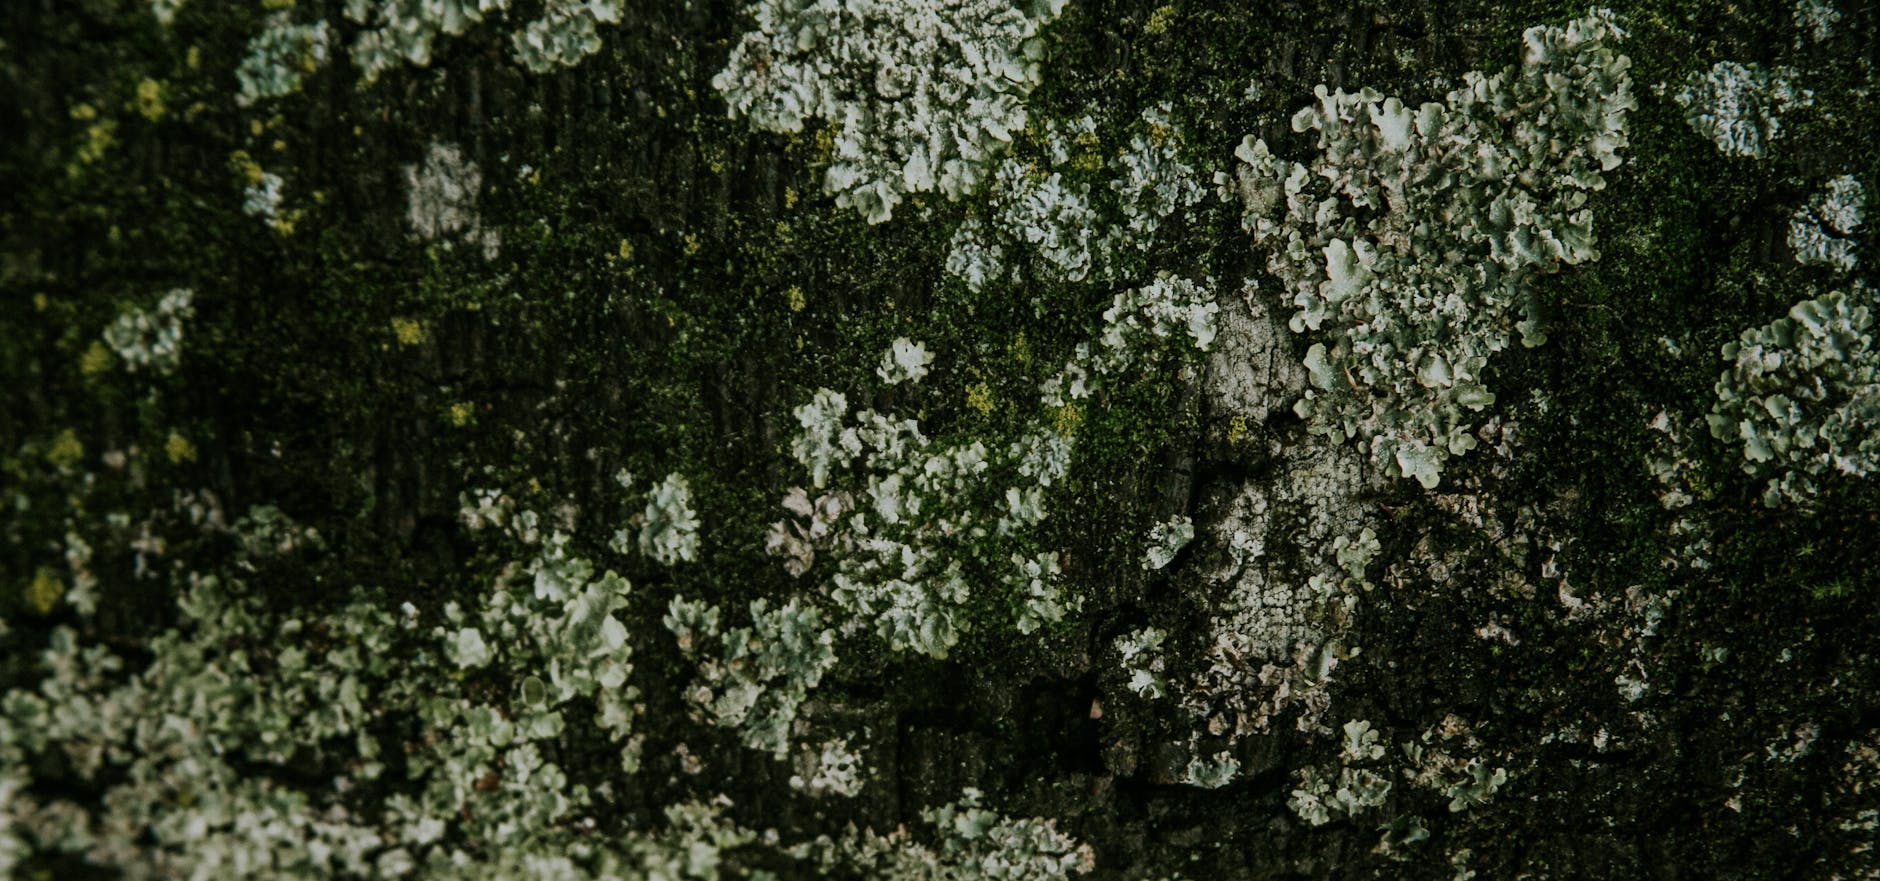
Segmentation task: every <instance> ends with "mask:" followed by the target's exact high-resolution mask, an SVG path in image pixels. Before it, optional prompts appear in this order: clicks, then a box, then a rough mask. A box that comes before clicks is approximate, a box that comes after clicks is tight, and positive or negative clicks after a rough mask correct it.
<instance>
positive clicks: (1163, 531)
mask: <svg viewBox="0 0 1880 881" xmlns="http://www.w3.org/2000/svg"><path fill="white" fill-rule="evenodd" d="M1194 538H1195V521H1194V519H1193V518H1191V517H1189V516H1188V515H1186V514H1177V515H1175V516H1173V517H1170V518H1169V519H1167V520H1165V521H1163V522H1161V523H1157V524H1156V525H1154V526H1152V527H1150V528H1149V548H1148V550H1146V551H1144V552H1143V555H1142V568H1144V569H1147V570H1156V569H1161V568H1164V567H1166V566H1167V565H1168V564H1169V563H1171V562H1173V561H1174V560H1175V555H1176V554H1179V553H1181V551H1182V548H1185V547H1187V546H1188V543H1189V542H1191V541H1193V540H1194Z"/></svg>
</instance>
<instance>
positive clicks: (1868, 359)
mask: <svg viewBox="0 0 1880 881" xmlns="http://www.w3.org/2000/svg"><path fill="white" fill-rule="evenodd" d="M1873 305H1874V303H1873V292H1872V289H1871V288H1869V287H1867V286H1866V285H1864V284H1860V283H1856V284H1855V285H1854V286H1853V288H1852V289H1851V290H1847V291H1833V292H1830V293H1827V294H1824V295H1822V296H1819V297H1816V298H1814V299H1810V300H1803V301H1802V302H1800V303H1797V304H1795V306H1794V307H1793V308H1791V309H1790V310H1789V314H1788V316H1787V317H1784V318H1778V319H1776V320H1775V321H1772V322H1770V323H1769V324H1766V325H1764V326H1762V327H1756V328H1751V329H1749V330H1746V331H1744V332H1743V334H1742V336H1741V337H1739V338H1738V339H1737V340H1736V341H1734V342H1731V343H1728V344H1726V345H1724V347H1723V357H1724V360H1726V361H1728V362H1729V365H1730V366H1729V367H1728V369H1726V370H1725V371H1724V373H1723V375H1722V376H1721V377H1719V378H1718V380H1717V402H1716V404H1715V405H1714V406H1713V407H1712V408H1711V412H1710V416H1709V423H1710V430H1711V433H1712V434H1713V435H1715V436H1716V438H1717V439H1718V440H1721V441H1724V442H1726V443H1736V442H1739V441H1740V442H1741V443H1742V445H1743V447H1742V450H1743V471H1744V472H1745V473H1747V474H1750V475H1752V476H1767V477H1769V483H1768V485H1767V488H1766V489H1765V490H1764V492H1763V502H1764V503H1765V504H1767V505H1769V506H1770V507H1776V506H1778V505H1781V504H1783V503H1785V502H1788V503H1797V504H1802V505H1807V504H1808V503H1809V502H1811V501H1812V500H1813V499H1814V497H1815V496H1816V495H1817V494H1818V493H1819V492H1820V490H1821V488H1822V482H1823V481H1824V480H1826V479H1829V478H1831V477H1833V476H1836V475H1840V476H1843V477H1863V476H1866V475H1867V474H1869V473H1872V472H1873V471H1874V470H1875V469H1876V468H1880V347H1877V346H1875V344H1874V333H1875V330H1874V320H1873Z"/></svg>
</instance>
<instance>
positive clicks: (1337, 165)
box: [1217, 11, 1634, 487]
mask: <svg viewBox="0 0 1880 881" xmlns="http://www.w3.org/2000/svg"><path fill="white" fill-rule="evenodd" d="M1622 36H1623V33H1622V32H1621V31H1620V30H1619V28H1618V26H1617V24H1616V23H1615V22H1614V20H1613V17H1612V15H1611V14H1610V13H1607V12H1604V11H1596V12H1594V13H1592V14H1590V15H1588V16H1587V17H1585V18H1582V19H1579V20H1577V21H1575V22H1572V23H1571V24H1568V25H1567V26H1566V27H1534V28H1530V29H1528V31H1527V33H1526V35H1525V37H1524V42H1525V45H1526V55H1525V57H1524V58H1523V60H1522V63H1521V65H1520V67H1519V68H1511V69H1509V70H1507V71H1504V72H1502V73H1498V74H1495V75H1493V76H1490V75H1487V74H1483V73H1479V72H1471V73H1469V74H1467V75H1465V76H1464V78H1463V79H1464V83H1463V86H1462V87H1461V88H1459V89H1456V90H1454V91H1452V92H1450V93H1449V94H1448V96H1447V97H1446V98H1445V101H1444V103H1441V104H1438V103H1435V102H1430V103H1425V104H1423V105H1422V106H1420V107H1416V108H1411V107H1408V106H1405V105H1404V104H1403V103H1402V102H1401V101H1399V100H1397V99H1396V98H1385V97H1384V96H1383V95H1382V94H1380V93H1378V92H1376V91H1373V90H1371V89H1364V90H1362V91H1360V92H1358V93H1356V94H1352V93H1348V92H1345V91H1344V90H1342V89H1341V90H1338V91H1335V92H1334V91H1329V90H1327V89H1326V88H1325V87H1324V86H1320V87H1319V88H1318V90H1317V95H1318V102H1317V103H1316V104H1314V105H1312V106H1309V107H1306V108H1303V109H1301V110H1300V111H1299V112H1298V113H1296V114H1294V116H1293V119H1292V127H1293V130H1294V131H1298V132H1317V133H1318V149H1319V151H1320V155H1319V157H1318V158H1317V159H1316V160H1314V161H1313V163H1312V164H1311V165H1306V164H1302V163H1297V162H1289V161H1286V160H1283V159H1281V158H1279V157H1276V156H1274V155H1273V154H1272V152H1271V151H1270V150H1269V149H1268V148H1267V145H1266V142H1265V141H1261V140H1256V139H1254V138H1251V137H1249V138H1248V139H1247V140H1246V141H1244V142H1243V143H1242V144H1241V146H1240V148H1239V149H1238V150H1237V151H1236V153H1235V155H1236V156H1237V157H1238V158H1239V159H1240V161H1241V163H1242V164H1241V167H1240V168H1239V169H1238V171H1237V172H1236V174H1235V176H1234V177H1232V178H1229V177H1227V176H1225V175H1223V176H1220V177H1218V178H1217V180H1219V182H1220V183H1222V184H1223V185H1224V188H1225V189H1226V190H1228V191H1229V192H1230V193H1232V194H1235V195H1238V196H1239V197H1240V198H1241V199H1242V200H1244V201H1245V203H1246V206H1247V210H1246V214H1245V217H1244V219H1243V224H1244V225H1245V227H1246V229H1247V231H1248V232H1250V233H1252V234H1253V240H1254V243H1255V244H1256V245H1257V246H1260V247H1262V248H1264V249H1265V250H1266V251H1267V268H1268V269H1269V270H1270V271H1271V272H1272V273H1273V274H1274V275H1275V276H1277V277H1278V278H1279V279H1280V281H1282V282H1283V283H1284V284H1285V292H1286V294H1287V295H1288V297H1289V299H1290V300H1291V301H1292V303H1293V304H1294V305H1295V306H1297V307H1298V310H1299V311H1298V312H1296V313H1295V314H1294V315H1293V318H1292V329H1293V331H1294V332H1295V333H1304V334H1307V335H1308V337H1309V338H1310V339H1312V340H1313V342H1312V346H1311V348H1310V349H1309V350H1308V352H1307V353H1306V358H1305V366H1306V370H1307V372H1308V373H1309V374H1310V376H1311V388H1309V389H1308V390H1307V391H1306V393H1305V396H1304V398H1303V399H1302V400H1300V401H1299V403H1298V406H1297V408H1296V409H1297V411H1298V413H1299V415H1300V416H1302V417H1304V418H1305V419H1306V421H1307V424H1308V426H1309V427H1310V428H1311V429H1312V431H1313V432H1315V433H1318V434H1323V435H1325V436H1327V437H1330V438H1332V440H1333V441H1334V442H1335V443H1342V442H1344V441H1345V440H1346V439H1347V438H1355V439H1357V440H1358V441H1360V442H1361V443H1364V444H1366V445H1367V446H1368V447H1369V449H1370V453H1371V457H1372V460H1373V461H1375V462H1377V463H1379V464H1380V465H1385V464H1388V465H1391V466H1394V467H1395V468H1396V469H1398V470H1399V471H1400V473H1402V474H1403V475H1404V476H1406V477H1415V478H1416V479H1417V480H1418V482H1420V483H1422V484H1423V485H1424V486H1426V487H1433V486H1435V485H1436V483H1437V481H1438V479H1439V477H1440V475H1441V473H1442V468H1443V463H1444V461H1445V460H1447V459H1448V458H1449V457H1451V456H1454V455H1460V454H1462V453H1465V452H1467V451H1468V450H1469V449H1470V448H1472V447H1473V446H1474V445H1475V441H1474V439H1473V438H1472V436H1471V435H1470V433H1469V428H1470V426H1469V420H1470V419H1471V418H1472V416H1471V414H1473V413H1476V412H1480V411H1481V410H1483V409H1484V408H1486V407H1487V406H1488V405H1489V404H1491V403H1493V402H1494V400H1495V396H1494V395H1493V394H1492V393H1491V392H1490V391H1489V390H1488V389H1487V387H1486V386H1485V385H1484V384H1483V379H1484V372H1485V370H1486V368H1487V366H1488V362H1489V359H1490V358H1491V357H1493V356H1494V355H1495V353H1497V352H1499V351H1501V350H1502V349H1504V348H1506V347H1507V346H1508V345H1509V343H1510V341H1511V340H1512V338H1513V336H1514V332H1515V330H1516V329H1517V321H1516V316H1517V314H1518V313H1521V312H1525V313H1526V317H1525V320H1523V321H1520V322H1519V324H1518V326H1519V330H1520V332H1521V336H1522V341H1523V343H1524V344H1527V345H1535V344H1538V343H1539V342H1540V341H1541V340H1542V339H1543V338H1544V335H1543V334H1542V332H1541V326H1540V325H1541V322H1540V316H1539V314H1538V309H1537V308H1536V305H1535V304H1534V303H1533V302H1532V294H1531V292H1530V290H1529V287H1528V283H1529V280H1530V279H1531V278H1532V277H1533V276H1535V275H1538V274H1542V273H1548V272H1553V271H1556V270H1557V269H1558V268H1559V267H1560V266H1562V265H1574V264H1580V263H1586V262H1589V261H1592V260H1596V259H1598V256H1599V253H1598V251H1596V250H1594V247H1593V244H1594V238H1593V214H1592V211H1591V210H1590V209H1589V208H1587V207H1586V198H1587V196H1586V194H1587V193H1588V192H1590V191H1596V190H1599V189H1602V188H1604V187H1605V185H1606V180H1605V177H1604V173H1605V172H1609V171H1611V170H1613V169H1615V168H1617V167H1618V166H1619V165H1620V163H1621V162H1622V160H1621V158H1620V156H1619V150H1620V149H1621V148H1623V147H1624V146H1625V145H1626V134H1625V119H1626V111H1628V110H1630V109H1631V108H1632V107H1633V106H1634V103H1633V100H1632V94H1631V77H1630V76H1629V75H1628V73H1627V71H1628V69H1629V68H1630V66H1631V62H1630V61H1629V60H1628V59H1627V58H1626V57H1625V56H1623V55H1620V54H1618V53H1616V52H1615V51H1614V50H1613V44H1614V43H1616V42H1617V41H1618V40H1619V39H1620V38H1621V37H1622Z"/></svg>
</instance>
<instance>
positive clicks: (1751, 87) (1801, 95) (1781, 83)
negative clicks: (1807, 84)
mask: <svg viewBox="0 0 1880 881" xmlns="http://www.w3.org/2000/svg"><path fill="white" fill-rule="evenodd" d="M1796 80H1797V74H1796V71H1795V70H1794V69H1793V68H1789V67H1773V68H1767V69H1765V68H1764V67H1763V66H1762V65H1760V64H1756V63H1753V62H1752V63H1750V64H1739V63H1737V62H1735V61H1719V62H1717V63H1716V64H1713V65H1711V67H1710V69H1709V70H1707V71H1696V72H1693V73H1692V74H1691V75H1690V76H1689V77H1688V78H1686V79H1685V81H1684V84H1683V86H1682V87H1680V88H1679V89H1678V91H1677V93H1676V94H1674V95H1673V96H1672V99H1673V100H1675V101H1677V102H1678V105H1679V106H1680V107H1683V108H1684V110H1685V117H1684V121H1685V122H1686V123H1687V124H1689V125H1690V127H1691V128H1692V129H1693V130H1695V131H1696V132H1697V133H1698V134H1700V135H1703V136H1704V137H1706V138H1708V139H1710V141H1711V142H1712V143H1714V144H1716V145H1717V150H1718V151H1719V152H1721V153H1722V154H1723V155H1725V156H1747V157H1750V158H1760V157H1761V156H1762V155H1763V151H1764V150H1765V149H1767V147H1768V145H1769V144H1770V143H1772V142H1774V141H1775V139H1777V138H1779V137H1781V136H1782V115H1783V114H1784V113H1787V112H1788V111H1789V110H1791V109H1792V108H1795V107H1807V106H1808V105H1810V104H1813V103H1814V97H1815V96H1814V93H1813V92H1811V91H1809V90H1808V89H1804V88H1802V87H1801V86H1800V85H1798V84H1797V82H1796Z"/></svg>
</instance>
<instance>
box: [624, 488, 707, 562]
mask: <svg viewBox="0 0 1880 881" xmlns="http://www.w3.org/2000/svg"><path fill="white" fill-rule="evenodd" d="M638 524H639V527H640V533H639V547H640V553H642V554H645V555H646V556H648V557H651V558H653V559H654V560H657V561H658V562H659V564H660V565H662V566H671V565H673V564H674V563H677V562H679V561H681V560H684V561H686V562H691V561H693V560H697V559H698V526H699V523H698V514H696V513H695V512H693V510H692V485H691V484H690V483H688V482H687V481H686V479H685V476H684V475H682V474H679V473H677V472H675V473H672V474H668V475H666V479H665V480H662V481H660V482H659V483H658V484H656V485H655V486H654V487H653V488H652V490H651V491H649V492H648V493H647V494H646V510H644V511H642V512H640V516H639V519H638Z"/></svg>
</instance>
